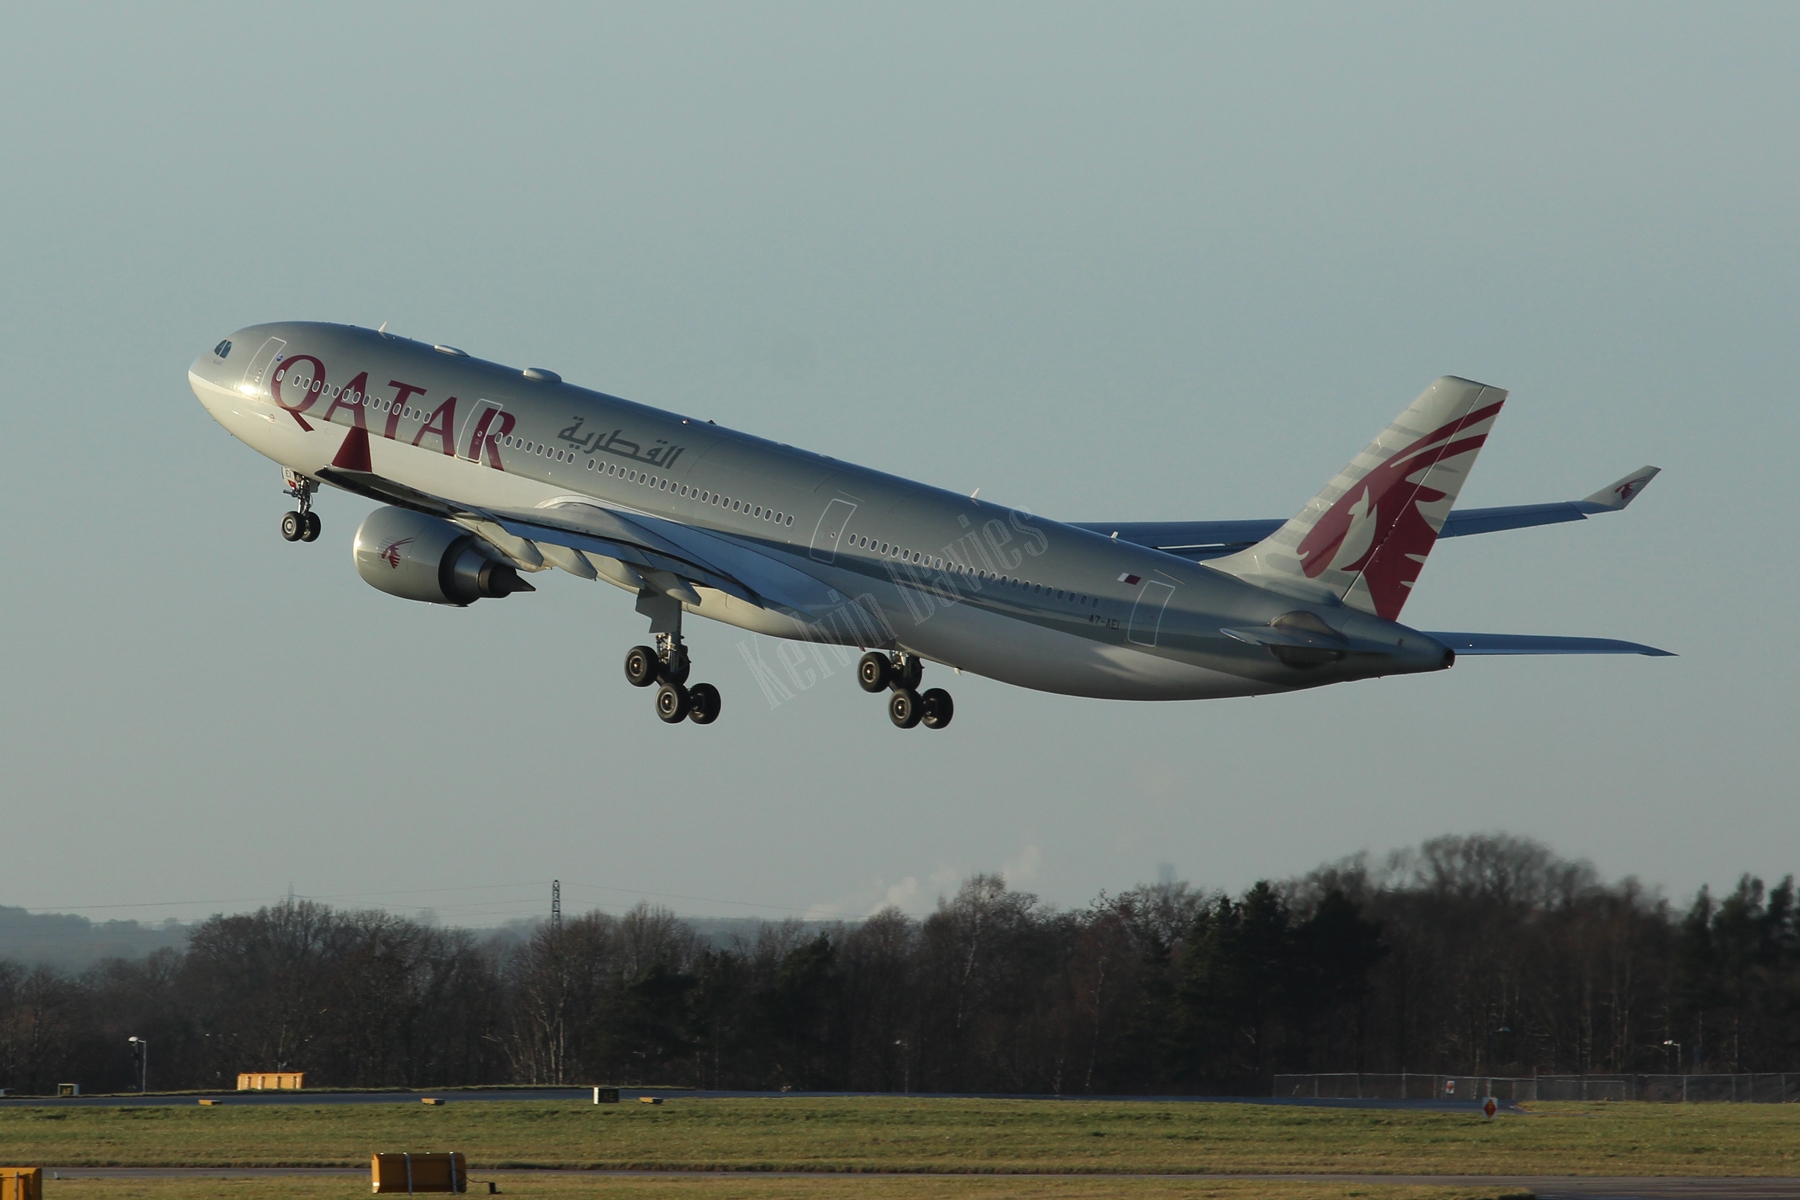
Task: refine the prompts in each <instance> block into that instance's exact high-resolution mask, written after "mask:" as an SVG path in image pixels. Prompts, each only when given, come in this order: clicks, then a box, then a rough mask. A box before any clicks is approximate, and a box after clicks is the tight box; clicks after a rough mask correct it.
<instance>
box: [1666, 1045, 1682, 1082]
mask: <svg viewBox="0 0 1800 1200" xmlns="http://www.w3.org/2000/svg"><path fill="white" fill-rule="evenodd" d="M1663 1045H1665V1046H1673V1047H1674V1048H1675V1073H1676V1074H1677V1075H1679V1074H1681V1043H1680V1042H1678V1041H1676V1040H1675V1039H1674V1038H1664V1039H1663Z"/></svg>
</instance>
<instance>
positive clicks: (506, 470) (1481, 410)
mask: <svg viewBox="0 0 1800 1200" xmlns="http://www.w3.org/2000/svg"><path fill="white" fill-rule="evenodd" d="M188 381H189V384H190V386H191V387H192V388H193V391H194V394H195V395H196V397H198V399H199V400H200V402H201V404H202V405H204V406H205V407H206V409H207V411H208V412H209V413H211V414H212V416H213V417H214V418H215V419H216V420H217V421H218V422H219V423H220V424H221V425H223V426H224V427H225V429H226V430H228V431H229V432H230V433H231V434H232V435H233V436H234V437H236V438H238V439H239V440H240V441H243V442H244V443H246V444H247V445H249V446H250V447H251V448H252V449H254V450H256V451H258V452H259V453H261V454H263V455H265V456H266V457H268V458H270V459H272V460H274V461H275V462H276V463H277V464H279V465H280V466H281V468H282V474H283V480H284V484H285V489H286V492H287V494H288V495H290V496H292V497H293V499H294V501H295V506H294V509H293V510H292V511H290V512H288V513H286V514H285V515H284V516H283V517H282V519H281V532H282V536H283V537H284V538H286V539H287V540H288V541H290V542H292V541H298V542H311V541H314V540H316V539H317V538H318V537H319V534H320V521H319V515H318V513H316V512H315V511H313V508H312V498H313V496H314V495H315V494H316V493H317V491H318V489H319V487H320V486H321V485H322V484H329V485H331V486H332V487H335V488H341V489H343V490H344V491H347V492H351V493H354V494H356V495H358V496H363V497H366V498H368V499H370V500H374V501H377V502H378V503H379V504H380V507H378V508H376V509H375V510H374V511H372V512H371V513H370V514H369V515H368V516H367V517H366V518H365V519H364V520H363V521H362V524H361V525H360V527H359V528H358V529H357V531H356V534H355V537H354V539H353V543H352V553H353V558H354V561H355V564H356V569H357V571H358V573H359V574H360V575H361V576H362V578H363V579H364V580H366V581H367V582H368V583H370V584H371V585H373V586H374V587H376V588H378V589H379V590H381V591H383V592H386V593H387V594H389V595H392V596H398V597H401V598H403V599H408V600H415V601H421V602H424V603H430V604H443V605H455V606H464V605H469V604H473V603H475V602H476V601H478V600H482V599H488V598H494V599H497V598H500V597H504V596H509V595H512V594H514V593H523V592H533V591H536V590H537V589H536V587H535V586H534V585H533V584H532V583H531V582H529V581H528V578H527V577H528V576H534V575H538V574H540V573H542V572H544V571H547V570H549V569H550V568H552V567H555V568H558V569H560V570H562V571H563V572H566V573H567V574H570V575H574V576H577V577H579V578H582V579H586V580H602V581H605V582H607V583H610V584H612V585H614V586H616V587H619V588H621V589H623V590H625V591H627V592H630V593H632V594H633V595H634V596H635V597H636V611H637V612H638V613H639V614H640V615H641V616H643V617H645V618H647V619H648V621H649V634H650V641H648V642H646V643H645V644H643V645H638V646H633V647H631V648H630V650H629V651H628V652H627V653H626V655H625V676H626V679H627V681H628V682H629V683H631V684H632V685H634V686H637V687H641V688H651V687H654V688H655V710H656V715H657V716H658V717H659V718H661V719H662V720H663V721H665V722H667V723H670V724H675V723H679V722H682V721H689V722H692V723H694V724H699V725H706V724H710V723H712V722H713V721H714V720H716V719H717V718H718V716H719V713H720V708H721V700H720V694H719V690H718V688H717V687H716V686H714V685H712V684H709V683H693V684H689V682H688V680H689V676H690V672H691V669H692V663H691V660H690V658H689V654H688V649H687V645H686V643H685V642H684V641H683V638H682V623H683V618H684V617H685V616H687V615H689V614H693V615H697V616H701V617H707V618H710V619H712V620H716V621H722V622H725V623H726V624H730V625H734V626H737V627H739V628H741V629H747V630H752V631H754V632H756V633H762V634H767V635H769V636H771V637H776V638H784V639H790V640H792V641H794V642H797V643H802V644H803V645H801V646H795V647H784V648H783V649H784V651H785V652H786V654H787V655H789V656H794V657H783V656H782V655H778V657H781V658H782V661H783V663H784V664H785V665H786V666H788V667H789V668H790V669H792V668H793V667H794V666H795V665H796V663H798V662H801V661H804V659H805V656H806V655H809V654H810V655H814V656H817V658H818V664H819V665H820V666H821V667H824V668H826V669H827V670H828V669H829V667H830V658H829V656H831V655H836V656H838V659H837V661H838V663H839V664H840V665H841V666H847V665H848V664H849V662H850V660H851V658H852V657H853V654H854V650H861V651H863V652H864V653H863V655H862V657H861V658H860V659H859V660H857V663H856V678H857V681H858V682H859V683H860V685H861V686H862V688H863V689H864V690H865V691H868V692H871V693H875V694H880V693H887V697H888V698H887V708H888V717H889V719H890V720H891V721H892V722H893V724H894V725H896V726H898V727H900V728H902V729H911V728H914V727H916V726H919V725H924V726H925V727H926V728H928V729H943V728H945V727H946V726H948V725H949V724H950V722H951V719H952V717H953V715H954V713H955V706H954V702H953V700H952V698H951V696H950V693H949V692H948V691H946V690H945V689H944V688H942V687H932V688H928V689H925V690H921V686H922V682H923V672H924V666H925V663H926V662H927V661H929V662H932V663H936V664H939V665H941V666H945V667H949V668H952V669H954V670H955V671H956V673H958V674H960V673H962V672H965V671H967V672H971V673H974V674H978V675H983V676H987V677H990V678H993V679H997V680H1002V681H1004V682H1006V683H1010V684H1015V685H1018V686H1020V687H1027V688H1035V689H1038V690H1041V691H1046V692H1056V693H1062V694H1065V695H1071V696H1087V697H1100V698H1108V699H1119V700H1194V699H1211V698H1219V697H1226V696H1254V695H1268V694H1273V693H1281V692H1292V691H1298V690H1300V689H1303V688H1313V687H1319V686H1322V685H1324V684H1329V683H1344V682H1348V681H1351V680H1358V679H1369V678H1374V677H1378V676H1385V675H1404V674H1413V673H1419V672H1428V671H1441V670H1445V669H1447V668H1448V667H1450V666H1451V665H1452V664H1453V663H1454V662H1455V661H1456V660H1457V658H1458V657H1459V656H1464V655H1493V654H1647V655H1666V654H1667V653H1668V652H1667V651H1663V650H1658V649H1655V648H1653V647H1650V646H1645V645H1640V644H1637V643H1633V642H1623V641H1616V640H1612V639H1603V638H1568V637H1535V636H1524V635H1516V634H1483V633H1443V632H1425V631H1421V630H1417V629H1412V628H1409V627H1408V626H1406V625H1402V624H1400V623H1399V617H1400V612H1401V609H1402V607H1403V606H1404V605H1405V603H1406V601H1407V598H1408V597H1409V596H1410V595H1411V594H1412V588H1413V585H1414V584H1415V583H1416V582H1417V580H1418V577H1419V573H1420V571H1421V570H1422V568H1423V567H1424V565H1425V560H1426V557H1427V555H1429V554H1430V552H1431V549H1432V546H1433V545H1434V544H1436V542H1437V541H1438V539H1440V538H1445V537H1463V536H1468V535H1471V534H1478V533H1491V532H1495V531H1498V530H1504V529H1518V528H1523V527H1527V526H1534V525H1545V524H1554V523H1557V522H1566V521H1579V520H1585V519H1587V518H1588V517H1592V516H1598V515H1602V514H1605V513H1612V512H1619V511H1621V510H1623V509H1624V508H1625V507H1626V506H1627V505H1629V504H1630V503H1631V502H1632V501H1633V500H1634V499H1636V497H1637V496H1638V494H1639V493H1640V492H1642V491H1643V489H1644V488H1645V486H1646V485H1648V484H1649V483H1650V481H1651V480H1652V479H1653V478H1655V476H1656V474H1657V471H1658V468H1656V467H1644V468H1642V469H1640V470H1638V471H1634V472H1633V473H1631V474H1630V475H1627V476H1625V477H1624V478H1623V479H1620V480H1619V481H1618V482H1616V483H1614V484H1611V485H1609V486H1607V487H1605V488H1602V489H1601V490H1600V491H1598V492H1595V493H1594V494H1593V495H1591V496H1589V497H1587V498H1586V499H1585V500H1574V501H1561V502H1555V503H1548V504H1527V505H1515V506H1510V507H1504V508H1485V509H1474V510H1464V511H1457V510H1456V509H1455V508H1454V505H1455V503H1456V499H1457V496H1458V494H1459V493H1460V492H1461V490H1462V486H1463V483H1464V481H1465V480H1466V479H1467V478H1468V473H1469V470H1470V468H1471V467H1473V465H1474V462H1475V458H1476V456H1477V455H1478V454H1479V453H1480V450H1481V447H1482V445H1483V444H1484V443H1485V442H1486V440H1487V436H1488V433H1489V431H1490V430H1491V429H1492V428H1493V424H1494V421H1495V418H1496V417H1497V416H1498V415H1499V413H1500V409H1501V406H1502V404H1503V403H1504V402H1505V400H1506V396H1507V393H1506V392H1505V391H1503V390H1501V389H1499V388H1495V387H1490V386H1488V385H1486V384H1481V383H1476V382H1474V381H1472V380H1468V379H1461V378H1457V377H1455V376H1444V377H1443V378H1440V379H1438V380H1436V381H1435V382H1433V383H1432V384H1431V385H1430V386H1429V387H1427V388H1426V389H1425V391H1424V392H1423V393H1421V394H1420V395H1419V397H1418V399H1416V400H1414V401H1413V402H1412V403H1411V404H1410V405H1408V406H1407V408H1406V409H1405V411H1403V412H1402V413H1401V414H1400V415H1399V416H1398V417H1397V418H1395V420H1394V421H1393V423H1392V424H1390V425H1389V426H1388V427H1387V428H1386V429H1385V430H1384V431H1383V432H1382V433H1381V434H1380V435H1379V436H1377V437H1376V439H1375V440H1374V441H1373V442H1371V443H1370V444H1369V446H1368V447H1367V448H1366V449H1365V450H1363V451H1362V453H1360V454H1358V455H1357V456H1356V457H1355V458H1354V459H1352V460H1351V461H1350V463H1349V465H1347V466H1346V467H1345V468H1344V469H1343V470H1342V471H1341V472H1339V473H1338V475H1337V476H1336V477H1335V478H1333V479H1332V480H1331V482H1330V483H1328V484H1327V485H1326V486H1325V488H1324V490H1322V491H1321V492H1319V494H1318V495H1317V496H1315V497H1313V499H1312V500H1310V501H1308V502H1307V504H1306V505H1305V507H1303V508H1302V509H1301V510H1300V512H1299V513H1298V515H1296V516H1294V517H1292V518H1290V519H1288V520H1286V521H1282V520H1260V521H1188V522H1141V521H1139V522H1129V521H1084V522H1058V521H1052V520H1049V519H1047V518H1044V517H1040V516H1038V515H1036V514H1034V513H1031V512H1029V511H1028V510H1026V509H1024V508H1018V507H1006V506H1002V505H999V504H996V503H993V502H992V501H990V500H984V499H981V498H980V489H976V491H975V492H974V493H972V494H970V495H967V496H964V495H961V494H959V493H956V492H950V491H945V490H943V489H941V488H936V487H931V486H929V485H927V484H923V483H918V482H914V481H913V480H910V479H904V478H901V477H898V476H895V475H889V474H886V473H884V472H881V471H876V470H871V469H869V468H866V467H859V466H855V465H853V464H851V463H847V462H842V461H839V460H838V459H835V458H832V457H830V456H828V455H823V454H814V453H810V452H808V451H805V450H800V449H797V448H795V447H793V446H789V445H787V444H785V443H777V442H772V441H767V440H765V439H763V438H759V437H756V436H754V435H752V434H748V433H741V432H739V431H737V430H734V429H729V428H726V427H725V426H722V425H718V424H715V423H714V422H712V421H710V420H703V419H700V418H697V417H691V416H682V415H680V414H678V413H672V412H665V411H662V410H659V409H655V408H650V407H648V406H645V405H642V404H635V403H633V402H631V401H629V400H623V399H620V398H619V397H617V396H610V395H607V394H605V393H602V392H596V391H590V390H588V389H585V388H580V387H576V386H574V385H572V384H569V383H565V382H564V381H563V380H562V378H561V377H560V376H559V375H558V374H557V373H556V372H554V371H550V370H546V369H542V368H538V367H528V368H525V369H523V370H520V369H517V368H513V367H507V366H502V365H501V364H499V363H494V362H488V361H484V360H482V359H479V358H475V357H472V356H470V355H468V354H466V353H465V352H463V351H462V350H459V349H457V348H455V347H453V346H446V345H436V344H431V343H425V342H419V341H415V340H413V339H411V338H407V337H402V336H400V335H398V334H394V333H389V332H388V331H387V328H386V326H385V325H383V326H382V327H381V328H380V329H366V328H361V327H358V326H352V325H339V324H326V323H321V322H281V323H273V324H262V325H252V326H249V327H247V328H244V329H240V330H238V331H237V332H235V333H233V334H231V336H229V337H227V338H224V339H222V340H221V341H219V343H218V344H217V345H216V346H215V347H214V348H213V349H212V350H211V351H210V352H205V353H202V354H200V355H199V356H198V357H197V358H196V359H195V360H194V362H193V364H192V365H191V366H190V368H189V370H188ZM746 659H747V661H750V656H746ZM751 665H752V670H753V672H757V671H758V670H759V668H758V666H757V662H756V661H752V663H751ZM760 670H761V671H764V672H766V671H768V668H766V667H763V668H761V669H760ZM759 682H761V683H763V685H764V688H765V691H768V689H769V681H765V680H763V679H761V678H759ZM773 682H775V683H776V684H777V685H779V680H778V679H777V680H774V681H773ZM790 694H791V693H790Z"/></svg>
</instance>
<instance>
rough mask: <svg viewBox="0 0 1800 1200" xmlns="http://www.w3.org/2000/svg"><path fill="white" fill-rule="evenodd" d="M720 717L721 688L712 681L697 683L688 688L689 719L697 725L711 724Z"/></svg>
mask: <svg viewBox="0 0 1800 1200" xmlns="http://www.w3.org/2000/svg"><path fill="white" fill-rule="evenodd" d="M718 719H719V689H718V688H716V687H714V686H713V685H712V684H710V683H696V684H695V685H694V686H693V687H691V688H689V689H688V720H690V721H692V722H693V723H694V724H696V725H711V724H712V723H713V722H714V721H716V720H718Z"/></svg>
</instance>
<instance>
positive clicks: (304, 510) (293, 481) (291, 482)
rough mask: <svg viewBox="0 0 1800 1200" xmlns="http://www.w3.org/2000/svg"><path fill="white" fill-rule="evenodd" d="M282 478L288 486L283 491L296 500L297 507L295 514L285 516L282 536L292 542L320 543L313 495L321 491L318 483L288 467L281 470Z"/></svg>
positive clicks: (282, 524) (282, 520)
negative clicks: (313, 506) (313, 507)
mask: <svg viewBox="0 0 1800 1200" xmlns="http://www.w3.org/2000/svg"><path fill="white" fill-rule="evenodd" d="M281 478H282V482H284V483H286V484H287V487H286V488H284V489H282V490H283V491H285V492H286V493H287V494H288V495H290V496H292V497H293V498H294V501H295V504H296V506H297V507H296V508H295V510H294V511H293V512H290V513H286V514H283V516H282V518H281V536H282V537H284V538H286V539H287V540H288V541H290V542H316V541H318V540H319V514H318V513H316V512H314V511H313V510H312V498H313V493H314V492H316V491H318V490H319V484H318V481H317V480H313V479H308V478H307V477H306V476H304V475H302V474H300V473H299V472H297V471H290V470H288V469H287V468H286V467H283V468H282V469H281Z"/></svg>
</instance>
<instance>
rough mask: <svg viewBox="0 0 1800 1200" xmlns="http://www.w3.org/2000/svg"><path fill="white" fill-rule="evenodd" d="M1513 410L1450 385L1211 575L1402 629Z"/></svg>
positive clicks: (1492, 392) (1442, 382) (1463, 384)
mask: <svg viewBox="0 0 1800 1200" xmlns="http://www.w3.org/2000/svg"><path fill="white" fill-rule="evenodd" d="M1505 402H1506V393H1505V392H1504V391H1502V390H1501V389H1499V388H1492V387H1488V386H1486V385H1485V384H1480V383H1474V382H1471V381H1470V380H1467V379H1458V378H1456V377H1455V376H1453V375H1446V376H1444V377H1443V378H1442V379H1439V380H1438V381H1437V382H1435V383H1433V384H1432V385H1431V386H1430V387H1428V388H1426V389H1425V391H1424V393H1423V394H1422V395H1420V396H1419V398H1418V399H1417V400H1414V401H1413V402H1412V404H1411V405H1409V406H1408V407H1407V409H1406V411H1405V412H1403V413H1401V414H1400V415H1399V416H1398V417H1396V418H1395V419H1394V423H1393V424H1392V425H1389V426H1388V427H1387V429H1386V430H1385V431H1383V432H1382V434H1381V436H1380V437H1378V438H1376V439H1375V440H1374V441H1373V442H1370V443H1369V446H1368V448H1367V449H1366V450H1364V451H1363V452H1362V453H1361V454H1359V455H1357V456H1356V457H1355V458H1354V459H1352V460H1351V461H1350V465H1349V466H1347V467H1345V468H1344V469H1343V470H1342V471H1339V472H1338V475H1337V478H1335V479H1333V480H1332V481H1331V482H1330V483H1329V484H1328V485H1326V488H1325V490H1324V491H1322V492H1320V493H1319V494H1318V495H1317V496H1314V497H1313V499H1312V501H1311V502H1310V503H1309V504H1307V506H1306V507H1305V508H1303V509H1301V510H1300V514H1299V515H1298V516H1296V517H1294V518H1293V519H1292V520H1290V521H1289V522H1288V523H1287V524H1285V525H1283V526H1282V527H1281V528H1280V529H1278V530H1276V531H1275V532H1274V533H1272V534H1270V535H1269V536H1268V537H1267V538H1265V539H1264V540H1263V541H1261V542H1258V543H1257V544H1256V545H1254V546H1252V547H1250V548H1249V549H1248V550H1241V551H1239V552H1238V553H1236V554H1233V555H1230V556H1228V557H1225V558H1216V559H1213V560H1212V561H1210V562H1208V563H1207V564H1206V565H1207V566H1209V567H1213V568H1215V569H1217V570H1221V571H1225V572H1228V573H1229V574H1232V575H1236V576H1237V577H1238V578H1240V579H1243V580H1245V581H1246V582H1249V583H1256V584H1261V585H1263V586H1266V587H1272V588H1275V589H1277V590H1280V591H1284V592H1290V593H1293V594H1296V595H1307V594H1317V595H1320V596H1321V598H1323V597H1324V595H1325V594H1326V593H1329V594H1330V595H1332V596H1335V597H1336V598H1338V599H1340V600H1342V601H1343V602H1344V603H1345V604H1348V605H1350V606H1352V607H1354V608H1359V609H1361V610H1362V611H1364V612H1370V613H1374V614H1375V615H1376V616H1378V617H1382V618H1385V619H1386V620H1390V621H1392V620H1395V619H1397V618H1398V617H1399V616H1400V610H1401V608H1402V607H1404V606H1405V604H1406V598H1407V597H1408V596H1409V595H1410V594H1411V592H1412V586H1413V582H1414V581H1415V580H1416V579H1418V577H1419V572H1420V571H1421V570H1422V569H1423V568H1424V566H1425V556H1426V555H1428V554H1430V553H1431V547H1432V545H1433V544H1434V543H1435V542H1436V541H1437V536H1438V531H1439V530H1441V529H1443V527H1444V518H1445V517H1447V516H1449V515H1450V508H1451V506H1452V505H1454V504H1455V503H1456V497H1457V495H1458V494H1459V493H1460V492H1461V491H1462V486H1463V481H1464V480H1466V479H1467V478H1468V477H1469V470H1470V468H1472V467H1473V466H1474V465H1475V456H1476V455H1477V454H1479V453H1480V451H1481V445H1482V443H1483V442H1485V441H1486V440H1487V435H1488V430H1489V429H1491V428H1492V427H1493V424H1494V418H1495V417H1497V416H1499V415H1500V406H1501V405H1502V404H1504V403H1505Z"/></svg>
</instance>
